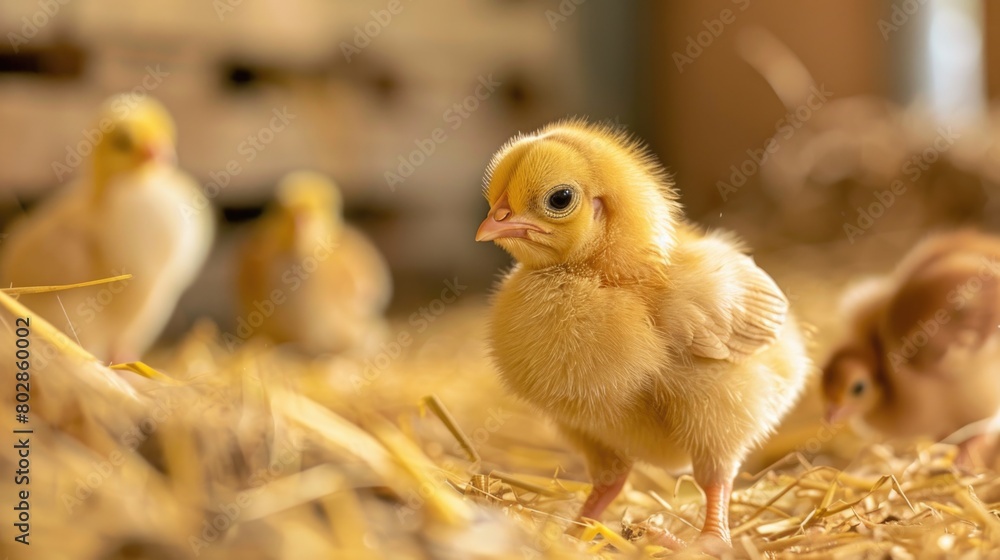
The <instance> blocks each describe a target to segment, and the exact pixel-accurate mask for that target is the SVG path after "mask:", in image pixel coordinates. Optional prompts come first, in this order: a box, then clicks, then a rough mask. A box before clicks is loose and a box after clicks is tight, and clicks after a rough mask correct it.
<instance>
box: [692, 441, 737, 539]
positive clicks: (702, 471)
mask: <svg viewBox="0 0 1000 560" xmlns="http://www.w3.org/2000/svg"><path fill="white" fill-rule="evenodd" d="M693 467H694V479H695V481H696V482H697V483H698V485H699V486H701V488H702V490H704V491H705V524H704V525H703V526H702V528H701V535H700V536H699V537H698V541H699V543H703V544H706V545H708V548H709V549H711V548H716V547H717V545H722V546H723V547H725V548H728V547H729V546H730V545H731V543H732V541H731V539H730V536H729V498H730V496H731V495H732V492H733V478H734V477H735V476H736V467H733V468H730V469H727V468H720V467H719V466H718V465H717V464H714V463H713V462H711V461H699V460H698V459H695V461H694V465H693Z"/></svg>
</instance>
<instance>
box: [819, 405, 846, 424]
mask: <svg viewBox="0 0 1000 560" xmlns="http://www.w3.org/2000/svg"><path fill="white" fill-rule="evenodd" d="M851 413H852V411H851V407H850V406H848V405H846V404H839V405H838V404H830V405H828V406H827V407H826V414H825V415H824V419H825V420H826V423H827V424H839V423H840V422H843V421H844V420H846V419H847V418H849V417H850V416H851Z"/></svg>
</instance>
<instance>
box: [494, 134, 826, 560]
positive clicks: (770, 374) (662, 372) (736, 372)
mask: <svg viewBox="0 0 1000 560" xmlns="http://www.w3.org/2000/svg"><path fill="white" fill-rule="evenodd" d="M485 183H486V187H485V195H486V198H487V200H488V201H489V204H490V211H489V214H488V216H487V218H486V220H485V221H483V223H482V225H481V226H480V227H479V231H478V232H477V235H476V240H477V241H494V242H495V243H496V244H497V245H499V246H500V247H502V248H503V249H505V250H506V251H507V252H509V253H510V254H511V255H512V256H513V257H514V258H515V259H516V261H517V264H516V265H515V266H514V268H513V269H512V270H511V271H510V273H509V274H507V275H506V277H505V278H504V279H503V280H502V281H501V283H500V286H499V289H498V291H497V293H496V296H495V302H494V305H493V310H492V321H491V329H490V342H491V344H492V353H493V356H494V359H495V362H496V364H497V366H498V368H499V370H500V375H501V378H502V379H503V381H504V382H505V384H506V385H507V387H509V388H510V389H511V390H512V391H513V392H514V393H516V394H517V395H518V396H520V397H522V398H523V399H525V400H527V401H528V402H530V403H531V404H533V405H535V406H536V407H537V408H538V409H539V410H540V411H542V412H543V413H544V414H547V415H548V416H549V417H550V418H552V419H553V420H554V421H555V422H556V424H557V425H558V426H559V427H560V428H561V429H562V431H563V432H564V433H565V434H566V435H567V437H568V438H569V439H570V440H571V441H572V442H573V443H575V444H576V445H577V446H578V447H579V448H580V449H581V450H582V451H583V454H584V455H585V457H586V462H587V464H588V468H589V469H588V470H589V474H590V476H591V479H592V481H593V489H592V491H591V493H590V495H589V497H588V498H587V501H586V503H585V504H584V506H583V509H582V510H581V512H580V517H581V518H593V519H597V518H599V516H600V515H601V512H603V511H604V509H605V508H606V507H607V506H608V505H609V504H610V503H611V501H612V500H613V499H614V498H615V496H616V495H617V494H618V493H619V491H620V490H621V488H622V486H623V485H624V483H625V481H626V479H627V477H628V474H629V470H630V468H631V466H632V463H633V461H636V460H642V461H648V462H650V463H653V464H656V465H660V466H663V467H666V468H668V469H671V470H680V469H685V468H687V467H688V466H690V467H691V468H692V469H693V473H694V477H695V480H697V482H698V484H699V485H701V487H702V488H703V489H704V491H705V495H706V500H707V503H706V516H705V523H704V526H703V528H702V533H701V537H700V538H699V540H700V541H702V543H703V544H705V545H707V546H708V547H710V548H711V547H713V546H717V545H718V544H719V542H720V541H721V542H723V543H725V544H726V545H728V544H729V542H730V538H729V527H728V508H729V497H730V492H731V490H732V482H733V478H734V477H735V475H736V472H737V469H738V467H739V465H740V462H741V461H742V459H743V458H744V455H745V454H746V453H747V451H748V450H749V449H750V448H751V447H752V446H754V445H756V444H758V443H759V442H761V440H763V439H764V438H765V437H767V435H768V434H769V433H770V432H771V430H772V429H773V428H774V426H775V425H776V424H777V422H778V421H779V419H780V418H781V417H782V415H783V414H784V413H785V412H786V411H787V410H788V409H789V407H790V406H791V405H792V404H793V402H794V401H795V400H796V398H797V396H798V395H799V393H800V391H801V389H802V386H803V383H804V381H805V379H806V375H807V371H808V370H809V368H810V362H809V360H808V358H807V356H806V351H805V348H804V344H803V338H802V335H801V333H800V331H799V329H798V327H797V326H796V323H795V321H794V319H793V318H792V316H791V315H790V314H789V312H788V302H787V300H786V299H785V296H784V295H783V294H782V292H781V290H780V289H779V288H778V287H777V285H775V283H774V281H773V280H772V279H771V278H770V277H769V276H768V275H767V274H766V273H765V272H764V271H763V270H761V269H760V268H758V267H757V265H756V264H755V263H754V261H753V259H751V258H750V257H749V256H747V255H746V254H744V252H743V250H742V247H741V246H740V244H739V243H738V242H737V241H736V240H735V239H734V238H733V237H731V236H729V235H726V234H720V233H703V232H701V231H699V230H698V229H696V228H695V227H694V226H692V225H690V224H688V223H686V222H685V221H684V218H683V217H682V215H681V209H680V204H679V203H678V202H677V197H676V194H675V193H674V190H673V187H672V184H671V182H670V180H669V179H668V177H667V176H666V174H665V173H664V171H663V170H662V168H661V167H660V166H659V164H658V163H657V162H656V161H655V160H654V158H653V157H652V156H651V155H650V154H649V153H648V152H647V151H646V150H645V149H644V148H643V147H642V146H641V145H639V144H638V143H636V142H634V141H632V140H630V139H629V138H628V137H627V135H626V134H624V133H621V132H619V131H615V130H613V129H610V128H606V127H602V126H595V125H591V124H587V123H586V122H583V121H569V122H560V123H556V124H552V125H549V126H546V127H544V128H542V129H541V130H539V131H537V132H535V133H533V134H529V135H524V136H519V137H516V138H514V139H513V140H511V141H510V142H509V143H508V144H507V145H505V146H504V147H503V148H501V149H500V151H499V152H498V153H497V154H496V155H495V156H494V158H493V161H492V162H491V164H490V166H489V169H488V170H487V174H486V179H485ZM663 544H666V545H668V546H670V545H676V544H679V542H678V541H677V540H676V539H673V538H667V539H664V540H663Z"/></svg>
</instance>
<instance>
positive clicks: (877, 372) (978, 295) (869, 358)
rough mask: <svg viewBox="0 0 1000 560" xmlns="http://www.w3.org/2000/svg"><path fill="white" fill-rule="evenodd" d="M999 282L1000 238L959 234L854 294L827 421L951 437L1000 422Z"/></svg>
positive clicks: (829, 374) (828, 382)
mask: <svg viewBox="0 0 1000 560" xmlns="http://www.w3.org/2000/svg"><path fill="white" fill-rule="evenodd" d="M998 275H1000V238H998V237H994V236H990V235H985V234H982V233H977V232H974V231H959V232H953V233H947V234H940V235H937V236H933V237H930V238H928V239H926V240H924V241H923V242H922V243H920V244H918V245H917V246H916V247H914V248H913V250H911V251H910V253H909V254H908V255H907V256H906V257H905V258H904V259H903V260H902V261H901V262H900V263H899V265H898V266H897V268H896V270H895V271H893V273H892V274H890V275H888V276H886V277H884V278H878V279H875V280H871V281H868V282H865V283H863V284H861V285H859V286H857V287H855V288H854V289H853V290H852V291H850V292H849V293H848V294H847V295H846V296H845V306H846V307H847V308H848V309H847V313H846V314H847V323H848V327H849V334H848V336H847V337H846V339H845V340H844V341H843V342H842V343H841V344H840V345H839V346H838V347H837V348H836V349H835V350H834V352H833V353H832V355H831V357H830V358H829V360H828V361H827V363H826V365H825V367H824V368H823V394H824V397H825V400H826V403H827V407H828V408H827V420H828V421H830V422H840V421H845V420H850V419H861V420H862V421H863V422H864V423H865V424H867V425H868V426H870V427H872V428H874V429H875V430H877V431H879V432H881V433H882V434H884V435H888V436H892V437H910V436H927V437H932V438H935V439H942V438H945V437H947V436H948V435H950V434H952V433H953V432H956V431H957V430H959V429H960V428H962V427H964V426H966V425H968V424H970V423H973V422H977V421H980V420H984V419H988V418H990V417H992V416H993V415H994V414H996V413H997V411H998V409H1000V375H998V371H997V369H996V364H997V363H998V362H1000V281H998ZM978 443H980V440H979V439H978V438H973V439H972V440H969V441H967V442H964V443H963V445H962V447H963V453H964V452H966V451H968V446H974V445H976V444H978Z"/></svg>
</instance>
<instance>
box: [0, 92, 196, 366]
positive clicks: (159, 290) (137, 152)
mask: <svg viewBox="0 0 1000 560" xmlns="http://www.w3.org/2000/svg"><path fill="white" fill-rule="evenodd" d="M97 122H98V126H97V127H96V128H97V129H99V130H102V131H104V133H103V134H102V135H101V136H100V137H99V138H98V139H97V140H96V143H95V144H94V146H93V157H92V165H91V168H90V170H89V171H90V172H89V175H87V176H85V177H81V178H80V179H78V180H77V181H75V182H74V183H72V184H70V185H69V186H68V187H67V188H66V189H65V190H63V191H62V192H59V193H57V194H56V195H54V196H53V197H52V198H50V199H48V200H46V201H44V202H43V203H42V204H41V205H39V206H38V207H37V208H36V209H34V210H33V211H32V212H31V213H30V214H29V215H27V216H26V217H25V218H23V219H21V220H20V221H19V222H17V223H15V224H14V226H13V227H12V228H11V229H10V232H9V237H8V238H7V240H5V241H4V243H3V244H2V246H0V283H2V284H3V285H4V286H37V285H54V284H68V283H75V282H82V281H87V280H94V279H99V278H106V277H109V276H114V275H117V274H122V273H129V274H132V275H133V276H132V278H131V279H130V280H127V281H123V282H121V283H119V284H113V285H108V286H96V287H93V288H84V289H77V290H70V291H66V292H58V293H50V294H38V295H30V296H29V295H26V296H23V299H22V301H23V303H24V304H25V305H26V306H27V307H28V308H30V309H31V310H33V311H34V312H36V313H38V314H39V315H41V316H42V317H44V318H46V319H47V320H48V321H49V322H51V323H52V324H53V325H54V326H56V327H59V328H60V329H62V330H63V331H65V332H66V333H67V334H68V335H69V336H70V338H74V337H75V338H76V339H77V340H79V342H80V343H81V345H82V346H83V347H84V348H86V349H87V350H89V351H90V352H91V353H93V354H94V355H95V356H97V357H98V358H100V359H102V360H110V361H114V362H127V361H132V360H136V359H138V358H139V357H140V356H141V355H142V354H143V352H145V351H146V350H147V349H148V348H149V347H150V346H151V345H152V343H153V342H154V341H155V339H156V337H157V336H158V335H159V333H160V332H161V331H162V329H163V327H164V326H165V325H166V323H167V320H168V319H169V318H170V314H171V313H172V311H173V309H174V307H175V306H176V304H177V301H178V299H179V298H180V296H181V293H182V292H183V291H184V290H185V289H186V288H187V287H188V286H189V285H190V284H191V282H192V281H193V280H194V278H195V275H196V274H197V273H198V271H199V270H200V268H201V266H202V264H203V263H204V261H205V259H206V258H207V256H208V251H209V248H210V247H211V243H212V238H213V234H214V220H213V216H212V214H211V211H210V210H200V211H199V210H195V209H194V208H195V201H196V200H197V199H198V197H199V196H201V194H200V191H199V189H198V185H197V184H196V183H195V182H194V181H193V180H192V179H191V178H190V177H188V176H187V175H186V174H184V173H183V172H182V171H180V170H179V169H177V167H176V152H175V147H174V146H175V139H176V134H175V129H174V123H173V120H172V119H171V117H170V114H169V113H168V112H167V110H166V109H165V108H164V107H163V105H161V104H160V103H159V102H158V101H155V100H153V99H152V98H150V97H145V98H143V99H141V100H139V99H136V98H134V97H133V96H131V95H128V94H125V95H119V96H115V97H112V98H110V99H108V100H107V101H106V102H105V104H104V106H103V108H102V109H101V111H100V115H99V118H98V121H97Z"/></svg>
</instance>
